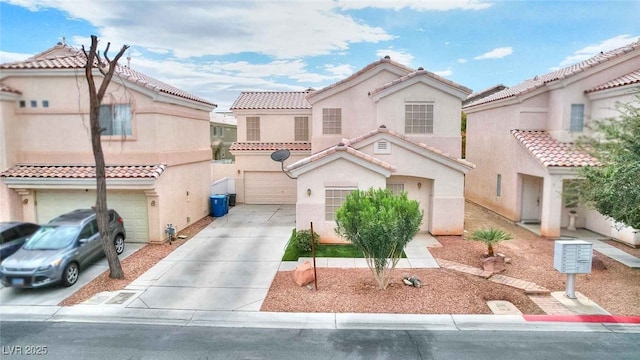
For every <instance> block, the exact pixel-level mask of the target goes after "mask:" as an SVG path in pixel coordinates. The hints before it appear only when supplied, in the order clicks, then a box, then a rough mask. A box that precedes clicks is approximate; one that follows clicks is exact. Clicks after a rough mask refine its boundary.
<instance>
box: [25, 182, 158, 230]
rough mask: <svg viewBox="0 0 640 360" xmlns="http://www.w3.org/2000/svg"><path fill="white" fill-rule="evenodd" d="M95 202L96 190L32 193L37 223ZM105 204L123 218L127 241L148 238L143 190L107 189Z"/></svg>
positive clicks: (86, 206)
mask: <svg viewBox="0 0 640 360" xmlns="http://www.w3.org/2000/svg"><path fill="white" fill-rule="evenodd" d="M95 202H96V192H95V191H92V190H90V191H84V190H38V191H37V193H36V204H37V205H36V211H37V216H38V223H40V224H44V223H47V222H48V221H49V220H51V219H53V218H54V217H56V216H58V215H61V214H64V213H66V212H69V211H73V210H75V209H88V208H90V207H91V206H93V204H95ZM107 206H108V207H109V208H110V209H114V210H116V211H117V212H118V214H120V216H122V218H123V219H124V227H125V229H126V230H127V241H129V242H148V241H149V235H148V234H149V225H148V218H147V199H146V196H145V195H144V194H143V193H140V192H135V191H108V192H107Z"/></svg>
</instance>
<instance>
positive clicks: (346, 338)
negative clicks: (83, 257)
mask: <svg viewBox="0 0 640 360" xmlns="http://www.w3.org/2000/svg"><path fill="white" fill-rule="evenodd" d="M0 343H1V348H0V353H1V354H2V356H1V357H2V358H6V359H13V358H16V359H22V358H27V357H25V354H26V353H27V352H30V353H31V354H34V353H36V352H39V353H40V355H41V357H43V358H47V359H109V360H117V359H282V360H286V359H303V358H306V359H447V360H455V359H472V360H473V359H479V360H482V359H487V360H499V359H522V360H528V359H531V360H533V359H548V360H560V359H562V360H565V359H587V360H589V359H616V360H624V359H634V360H635V359H637V358H638V354H639V353H640V334H637V333H635V334H634V333H626V334H625V333H601V332H591V333H584V332H543V331H534V332H509V331H385V330H291V329H290V330H285V329H252V328H234V329H231V328H211V327H199V326H165V325H134V324H108V323H72V322H7V321H3V322H1V323H0ZM36 355H38V354H36ZM34 357H35V356H34Z"/></svg>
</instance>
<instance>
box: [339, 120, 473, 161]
mask: <svg viewBox="0 0 640 360" xmlns="http://www.w3.org/2000/svg"><path fill="white" fill-rule="evenodd" d="M377 134H389V135H391V136H394V137H396V138H398V139H402V140H403V141H406V142H408V143H411V144H413V145H415V146H419V147H421V148H423V149H425V150H428V151H429V152H432V153H434V154H437V155H439V156H442V157H444V158H447V159H449V160H453V161H455V162H457V163H459V164H461V165H464V166H466V167H468V168H471V169H473V168H475V167H476V165H475V164H474V163H472V162H469V161H467V160H464V159H458V158H456V157H455V156H451V155H449V154H448V153H445V152H442V151H441V150H440V149H437V148H435V147H433V146H428V145H427V144H424V143H419V142H416V141H413V140H412V139H410V138H408V137H406V136H405V135H403V134H400V133H398V132H396V131H394V130H390V129H387V128H377V129H375V130H372V131H370V132H368V133H366V134H362V135H360V136H358V137H355V138H353V139H348V140H347V139H343V140H342V142H343V143H344V144H345V145H348V146H351V145H354V144H357V143H359V142H361V141H363V140H365V139H367V138H370V137H372V136H374V135H377Z"/></svg>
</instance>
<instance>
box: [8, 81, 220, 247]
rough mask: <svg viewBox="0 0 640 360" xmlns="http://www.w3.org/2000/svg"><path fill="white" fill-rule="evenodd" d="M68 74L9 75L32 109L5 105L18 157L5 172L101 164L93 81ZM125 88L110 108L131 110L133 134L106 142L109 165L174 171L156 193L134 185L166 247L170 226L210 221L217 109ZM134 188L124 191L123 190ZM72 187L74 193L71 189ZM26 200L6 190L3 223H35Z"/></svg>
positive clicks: (117, 90)
mask: <svg viewBox="0 0 640 360" xmlns="http://www.w3.org/2000/svg"><path fill="white" fill-rule="evenodd" d="M60 74H63V75H61V76H56V75H52V74H45V75H42V76H38V75H33V76H24V74H22V75H19V76H12V75H11V74H4V75H5V77H3V78H2V81H3V83H5V84H7V85H9V86H11V87H13V88H16V89H19V90H20V91H21V92H22V95H21V96H20V97H19V99H20V100H26V103H27V106H26V107H24V108H20V107H19V106H18V102H17V100H15V101H13V102H12V103H8V104H7V102H5V101H2V117H3V120H2V122H3V124H5V125H6V124H10V126H8V127H7V126H5V127H4V129H2V130H3V134H5V136H7V134H9V135H10V138H11V139H12V141H11V142H6V143H5V144H6V149H5V150H4V151H5V154H11V155H10V156H6V155H5V156H4V159H5V160H4V164H3V165H4V167H5V168H8V167H11V166H13V165H15V164H17V163H35V164H56V165H59V164H70V165H78V164H92V163H93V162H94V159H93V153H92V149H91V142H90V130H89V115H88V99H87V90H86V89H87V86H86V80H85V78H84V76H83V74H82V73H79V74H74V73H73V72H64V71H61V72H60ZM119 81H120V80H119V79H116V78H114V81H113V82H112V83H111V84H110V86H109V88H108V90H107V95H106V96H105V100H104V101H103V103H129V104H130V105H131V107H132V112H133V118H132V122H133V135H132V136H128V137H126V138H121V137H114V138H109V137H103V138H102V147H103V151H104V153H105V160H106V163H107V165H151V164H165V165H167V168H166V170H165V171H164V173H163V174H162V175H161V176H160V177H159V178H158V180H156V182H155V184H154V185H153V187H152V188H144V189H142V188H140V187H139V186H137V185H135V184H133V183H134V182H135V180H132V183H131V184H132V185H131V186H130V188H131V189H138V190H137V191H141V192H144V193H145V195H146V196H147V200H148V201H147V212H148V214H149V215H148V216H149V240H150V241H161V240H162V239H163V238H164V237H165V234H164V227H165V225H166V224H167V223H172V224H174V225H176V226H177V227H178V230H180V229H182V228H184V227H185V226H187V225H189V224H190V223H193V222H195V221H197V220H199V219H200V218H202V217H204V216H206V215H207V212H208V202H207V201H208V193H209V185H210V182H211V166H210V160H211V148H210V139H209V112H210V111H211V110H212V109H213V107H212V106H208V105H203V104H199V103H197V104H196V103H193V102H190V101H187V100H184V99H180V98H176V97H172V96H168V95H163V94H157V93H154V92H151V91H149V90H148V89H145V88H142V87H139V86H137V85H134V84H127V85H126V86H124V85H123V84H121V83H119ZM31 100H36V101H37V102H38V106H37V107H35V108H32V107H30V101H31ZM43 100H47V101H48V102H49V106H48V107H47V108H44V107H42V105H41V104H42V101H43ZM18 124H19V125H18ZM0 155H2V154H0ZM1 170H5V169H1ZM127 186H128V185H126V184H124V185H119V187H120V188H121V189H126V188H127ZM85 187H86V185H83V186H82V188H85ZM49 188H51V189H56V186H55V185H53V186H50V187H49ZM65 188H73V187H72V186H71V187H70V186H69V185H65ZM108 189H109V188H108ZM187 194H188V195H187ZM21 200H22V197H21V196H19V195H18V194H17V192H16V190H13V189H8V188H7V187H6V185H5V184H4V183H2V184H1V185H0V201H2V204H0V205H1V206H0V218H2V219H6V218H10V219H15V220H20V219H21V218H25V217H28V216H31V217H33V213H35V205H34V204H33V202H30V204H28V205H27V206H28V207H29V208H28V209H24V208H23V205H22V204H21ZM21 208H22V209H21Z"/></svg>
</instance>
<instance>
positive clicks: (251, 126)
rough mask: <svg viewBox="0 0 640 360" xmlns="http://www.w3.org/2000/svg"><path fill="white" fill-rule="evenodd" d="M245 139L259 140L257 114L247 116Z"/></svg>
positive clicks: (258, 118) (258, 119)
mask: <svg viewBox="0 0 640 360" xmlns="http://www.w3.org/2000/svg"><path fill="white" fill-rule="evenodd" d="M247 141H260V117H259V116H247Z"/></svg>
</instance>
